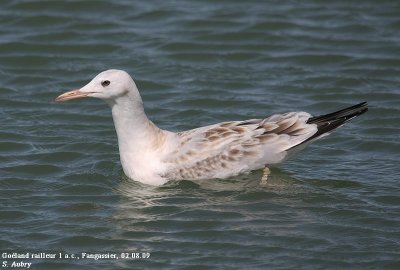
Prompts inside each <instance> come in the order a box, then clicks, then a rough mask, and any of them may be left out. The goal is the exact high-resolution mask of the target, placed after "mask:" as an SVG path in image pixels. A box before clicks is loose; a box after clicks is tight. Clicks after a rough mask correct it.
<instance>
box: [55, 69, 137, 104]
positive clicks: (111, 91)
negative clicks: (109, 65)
mask: <svg viewBox="0 0 400 270" xmlns="http://www.w3.org/2000/svg"><path fill="white" fill-rule="evenodd" d="M83 97H95V98H100V99H102V100H104V101H106V102H107V103H109V104H113V103H116V102H117V100H118V99H120V98H124V97H131V98H132V99H133V100H135V101H136V102H140V103H142V99H141V97H140V94H139V91H138V89H137V87H136V84H135V82H134V81H133V79H132V78H131V76H130V75H129V74H128V73H127V72H125V71H123V70H117V69H109V70H106V71H103V72H101V73H99V74H98V75H97V76H96V77H94V78H93V79H92V80H91V81H90V82H89V83H88V84H86V85H85V86H83V87H82V88H80V89H77V90H72V91H68V92H66V93H64V94H62V95H60V96H58V97H57V98H56V101H57V102H63V101H67V100H71V99H77V98H83Z"/></svg>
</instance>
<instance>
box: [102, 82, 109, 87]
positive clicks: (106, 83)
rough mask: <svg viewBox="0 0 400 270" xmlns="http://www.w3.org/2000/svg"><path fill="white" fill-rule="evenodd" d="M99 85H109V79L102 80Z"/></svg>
mask: <svg viewBox="0 0 400 270" xmlns="http://www.w3.org/2000/svg"><path fill="white" fill-rule="evenodd" d="M101 85H102V86H104V87H106V86H109V85H110V81H109V80H105V81H102V82H101Z"/></svg>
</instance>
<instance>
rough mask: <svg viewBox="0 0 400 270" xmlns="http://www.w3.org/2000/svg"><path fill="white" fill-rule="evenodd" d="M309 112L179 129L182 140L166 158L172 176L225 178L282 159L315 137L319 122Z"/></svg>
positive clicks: (179, 138)
mask: <svg viewBox="0 0 400 270" xmlns="http://www.w3.org/2000/svg"><path fill="white" fill-rule="evenodd" d="M310 117H311V116H310V115H309V114H308V113H304V112H297V113H294V112H293V113H286V114H281V115H273V116H270V117H268V118H266V119H251V120H246V121H234V122H224V123H220V124H216V125H211V126H207V127H202V128H198V129H193V130H189V131H185V132H181V133H178V134H177V136H178V144H177V147H176V149H175V151H173V152H172V153H171V154H170V155H169V156H168V157H167V159H166V160H165V161H164V162H166V163H168V164H169V169H168V170H167V173H166V175H165V177H167V178H171V179H201V178H223V177H227V176H230V175H236V174H239V173H241V172H244V171H249V170H254V169H259V168H262V167H264V166H265V165H266V164H275V163H279V162H281V161H282V160H283V159H284V157H285V155H286V150H288V149H290V148H291V147H294V146H295V145H298V144H300V143H301V142H303V141H305V140H306V139H307V138H309V137H311V136H312V135H313V134H314V133H315V132H316V131H317V129H316V125H313V124H307V123H306V121H307V119H309V118H310Z"/></svg>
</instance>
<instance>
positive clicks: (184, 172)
mask: <svg viewBox="0 0 400 270" xmlns="http://www.w3.org/2000/svg"><path fill="white" fill-rule="evenodd" d="M83 97H95V98H100V99H103V100H105V101H106V102H107V103H108V104H109V105H110V107H111V110H112V116H113V120H114V125H115V130H116V132H117V136H118V146H119V152H120V159H121V163H122V167H123V170H124V173H125V174H126V176H128V177H129V178H131V179H134V180H137V181H140V182H143V183H146V184H151V185H162V184H164V183H165V182H167V181H169V180H183V179H186V180H198V179H211V178H227V177H231V176H235V175H238V174H241V173H245V172H249V171H252V170H258V169H263V170H264V174H263V177H262V179H261V180H262V183H265V181H266V180H267V177H268V174H269V169H268V167H269V166H274V165H277V164H279V163H281V162H282V161H284V160H285V159H286V158H287V157H288V156H290V154H291V153H292V152H296V151H298V150H300V149H302V148H303V147H304V146H305V145H306V144H308V143H310V142H312V141H314V140H315V139H318V138H320V137H321V136H324V135H327V134H329V132H330V131H331V130H333V129H335V128H337V127H339V126H341V125H343V124H344V123H345V122H347V121H349V120H351V119H353V118H354V117H357V116H359V115H360V114H362V113H364V112H366V111H367V110H368V108H367V103H366V102H363V103H360V104H357V105H354V106H351V107H349V108H346V109H343V110H340V111H337V112H334V113H330V114H326V115H322V116H317V117H312V116H311V115H310V114H309V113H306V112H289V113H284V114H275V115H272V116H270V117H267V118H264V119H250V120H245V121H231V122H223V123H218V124H214V125H210V126H205V127H200V128H196V129H192V130H188V131H183V132H178V133H175V132H170V131H166V130H162V129H160V128H158V127H157V126H156V125H155V124H153V122H151V121H150V120H149V119H148V118H147V116H146V113H145V112H144V108H143V101H142V98H141V97H140V94H139V91H138V88H137V87H136V84H135V82H134V81H133V79H132V78H131V76H129V74H128V73H126V72H125V71H122V70H107V71H103V72H101V73H100V74H98V75H97V76H96V77H95V78H94V79H92V80H91V81H90V82H89V83H88V84H87V85H85V86H83V87H82V88H80V89H78V90H73V91H69V92H66V93H64V94H62V95H60V96H58V97H57V98H56V101H58V102H61V101H66V100H70V99H76V98H83Z"/></svg>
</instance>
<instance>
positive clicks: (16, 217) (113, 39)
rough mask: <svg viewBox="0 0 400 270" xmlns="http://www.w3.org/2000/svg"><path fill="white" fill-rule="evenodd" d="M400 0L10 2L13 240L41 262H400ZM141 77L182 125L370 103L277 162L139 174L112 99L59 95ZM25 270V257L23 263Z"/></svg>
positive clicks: (176, 125) (4, 186)
mask: <svg viewBox="0 0 400 270" xmlns="http://www.w3.org/2000/svg"><path fill="white" fill-rule="evenodd" d="M399 14H400V2H398V1H379V2H377V1H339V2H334V3H328V2H324V1H311V0H310V1H301V2H299V1H286V2H284V1H246V2H243V3H239V2H235V1H140V2H139V1H33V0H15V1H10V0H5V1H2V7H1V9H0V25H1V26H0V78H1V84H0V108H1V109H0V116H1V117H0V124H1V129H0V252H1V253H4V252H7V253H12V252H17V253H27V252H30V253H40V252H47V253H58V252H61V253H62V254H66V253H68V254H71V253H76V254H81V253H82V252H91V253H108V252H111V253H117V254H119V255H120V256H121V253H125V252H140V253H141V254H142V253H150V254H151V255H150V257H149V258H141V259H133V260H130V259H122V258H120V259H118V260H116V259H115V260H114V259H99V260H93V259H83V258H81V259H79V260H78V259H26V260H20V259H4V258H1V260H0V263H2V262H3V261H5V260H7V261H8V263H11V262H12V261H14V260H16V261H26V262H31V263H32V266H31V268H30V269H400V229H399V225H400V169H399V162H400V157H399V153H400V142H399V133H400V124H399V123H400V77H399V74H400V36H399V32H400V17H399ZM109 68H119V69H124V70H126V71H128V72H129V73H130V74H132V75H133V76H134V78H135V80H136V82H137V84H138V87H139V89H140V90H141V94H142V97H143V99H144V101H145V107H146V111H147V113H148V115H149V117H150V118H151V119H152V120H153V121H154V122H155V123H156V124H158V125H159V126H160V127H162V128H165V129H168V130H174V131H177V130H185V129H190V128H195V127H198V126H201V125H208V124H212V123H217V122H222V121H226V120H244V119H249V118H260V117H264V116H268V115H270V114H272V113H276V112H286V111H292V110H296V111H302V110H304V111H308V112H310V113H312V114H315V115H318V114H322V113H328V112H331V111H334V110H336V109H340V108H342V107H345V106H348V105H352V104H355V103H358V102H361V101H368V102H369V104H370V111H369V112H368V113H367V114H365V115H363V116H361V117H360V118H358V119H356V120H354V121H352V122H351V123H349V124H348V125H346V126H345V127H343V128H340V129H339V130H337V131H336V132H335V133H334V134H332V135H331V136H329V137H326V138H324V139H323V140H320V141H318V142H316V143H315V144H313V145H311V146H310V147H308V148H307V149H306V150H304V151H303V152H302V153H300V154H299V155H298V156H297V157H295V158H294V159H292V160H289V161H288V162H287V163H285V164H284V165H282V166H281V167H280V168H277V169H273V170H272V176H271V178H270V182H269V185H268V186H267V187H261V186H259V185H258V180H259V177H260V175H261V173H260V172H253V173H251V174H248V175H242V176H239V177H235V178H232V179H226V180H208V181H201V182H191V181H181V182H175V183H169V184H167V185H165V186H162V187H150V186H146V185H142V184H140V183H137V182H134V181H131V180H129V179H126V178H125V177H124V176H123V172H122V168H121V165H120V162H119V156H118V148H117V141H116V135H115V131H114V127H113V124H112V119H111V115H110V111H109V108H108V107H107V105H106V104H104V103H102V102H101V101H99V100H82V101H75V102H69V103H66V104H56V103H54V102H53V100H54V98H55V97H56V96H57V95H58V94H60V93H62V92H64V91H66V90H70V89H74V88H77V87H80V86H82V85H84V84H85V83H86V82H88V81H89V80H90V79H91V78H92V77H93V76H94V75H96V74H97V73H99V72H100V71H102V70H105V69H109ZM20 269H22V268H20Z"/></svg>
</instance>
